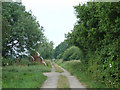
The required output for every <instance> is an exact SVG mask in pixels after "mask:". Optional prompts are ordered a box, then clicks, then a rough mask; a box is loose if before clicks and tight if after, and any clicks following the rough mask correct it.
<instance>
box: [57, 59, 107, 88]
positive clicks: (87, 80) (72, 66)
mask: <svg viewBox="0 0 120 90" xmlns="http://www.w3.org/2000/svg"><path fill="white" fill-rule="evenodd" d="M56 63H57V64H59V65H60V66H62V67H63V68H65V69H66V70H68V71H69V72H70V73H71V74H72V75H75V76H76V77H77V78H78V79H79V80H80V82H81V83H82V84H83V85H84V86H86V87H88V88H108V87H106V86H105V85H104V84H101V83H98V82H97V81H96V80H94V79H93V78H94V77H93V76H92V74H91V73H89V72H85V71H84V69H85V68H84V66H83V65H82V64H81V62H80V61H79V60H72V61H64V62H63V61H62V60H58V61H56Z"/></svg>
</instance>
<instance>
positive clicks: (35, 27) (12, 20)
mask: <svg viewBox="0 0 120 90" xmlns="http://www.w3.org/2000/svg"><path fill="white" fill-rule="evenodd" d="M33 50H34V51H37V52H39V53H40V54H41V56H42V57H43V58H44V59H48V58H52V53H53V42H49V41H48V39H47V38H46V37H45V35H44V28H43V26H40V24H39V22H38V21H37V20H36V17H35V16H34V15H33V14H32V12H31V11H29V12H28V11H26V10H25V6H23V5H22V3H18V2H3V3H2V56H3V58H7V60H8V58H10V59H11V58H23V57H26V56H27V57H28V56H30V54H31V52H32V51H33ZM43 52H44V53H43ZM8 61H9V60H8ZM13 61H14V60H13ZM3 63H4V59H3Z"/></svg>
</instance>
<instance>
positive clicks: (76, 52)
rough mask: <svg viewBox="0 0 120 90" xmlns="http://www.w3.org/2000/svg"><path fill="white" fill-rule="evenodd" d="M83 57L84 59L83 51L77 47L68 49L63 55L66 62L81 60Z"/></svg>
mask: <svg viewBox="0 0 120 90" xmlns="http://www.w3.org/2000/svg"><path fill="white" fill-rule="evenodd" d="M82 57H83V54H82V51H81V50H80V49H79V48H78V47H76V46H72V47H70V48H68V49H67V50H66V51H65V52H64V54H63V60H64V61H68V60H79V59H81V58H82Z"/></svg>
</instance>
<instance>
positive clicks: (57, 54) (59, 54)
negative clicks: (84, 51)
mask: <svg viewBox="0 0 120 90" xmlns="http://www.w3.org/2000/svg"><path fill="white" fill-rule="evenodd" d="M68 47H69V46H68V44H67V42H66V41H64V42H61V43H60V44H59V45H58V46H57V47H56V48H55V49H54V56H53V57H54V58H55V59H60V58H62V57H63V53H64V51H65V50H66V49H67V48H68Z"/></svg>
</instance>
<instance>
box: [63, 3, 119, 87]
mask: <svg viewBox="0 0 120 90" xmlns="http://www.w3.org/2000/svg"><path fill="white" fill-rule="evenodd" d="M74 9H75V14H76V17H77V19H78V20H77V22H76V24H75V25H74V29H73V30H72V32H71V33H68V34H66V38H67V43H68V45H69V46H76V47H79V49H80V51H82V54H81V55H83V57H81V59H80V60H81V63H82V65H83V66H80V70H81V71H80V72H83V73H87V74H88V75H90V77H91V78H92V79H94V80H95V81H96V82H99V83H102V84H104V85H106V86H107V87H113V88H118V87H119V88H120V68H119V65H120V64H119V63H120V57H119V54H120V2H114V3H113V2H87V4H83V5H81V4H79V5H78V6H75V7H74ZM71 51H73V50H71ZM65 52H67V51H66V50H65ZM65 52H64V53H65ZM68 53H70V51H68ZM63 56H64V55H63ZM68 56H69V57H68V59H70V56H71V55H68ZM63 59H64V58H63ZM78 72H79V71H78Z"/></svg>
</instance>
